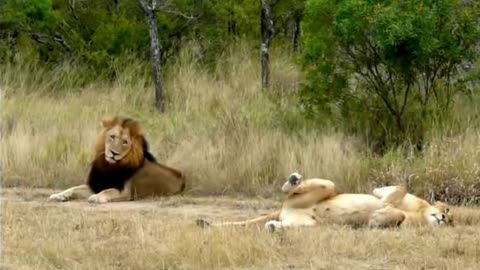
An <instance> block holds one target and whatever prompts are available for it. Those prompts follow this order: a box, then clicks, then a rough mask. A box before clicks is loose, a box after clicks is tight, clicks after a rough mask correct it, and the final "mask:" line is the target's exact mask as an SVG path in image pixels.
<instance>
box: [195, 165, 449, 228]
mask: <svg viewBox="0 0 480 270" xmlns="http://www.w3.org/2000/svg"><path fill="white" fill-rule="evenodd" d="M295 174H296V177H294V178H293V181H291V180H289V181H287V182H286V183H285V184H284V185H283V187H282V192H284V193H286V194H287V196H286V199H285V201H284V202H283V205H282V208H281V210H280V211H277V212H274V213H272V214H271V215H265V216H262V217H258V218H254V219H250V220H246V221H237V222H223V223H212V224H210V223H208V222H206V221H203V220H200V221H197V223H198V224H199V225H202V226H203V225H211V226H230V225H243V226H245V225H255V224H257V225H258V224H260V223H264V222H265V227H266V228H268V229H270V230H275V229H279V228H283V227H298V226H316V225H320V224H339V225H352V226H366V225H370V226H371V227H392V226H399V225H404V226H408V225H413V224H416V225H426V224H431V225H436V220H435V218H434V217H433V216H431V215H432V214H435V215H437V217H438V218H440V219H442V218H441V211H442V209H441V207H443V206H444V205H437V206H435V205H434V206H432V205H430V204H428V203H427V202H426V201H424V200H421V199H420V198H417V197H415V196H413V195H411V194H408V193H407V191H406V189H405V188H404V187H388V189H387V190H382V191H384V192H383V193H382V194H381V195H382V196H380V197H379V196H376V195H375V194H374V195H371V194H339V195H337V192H336V190H335V185H334V183H333V182H332V181H330V180H325V179H318V178H314V179H307V180H303V181H300V180H301V175H299V174H298V173H295ZM293 175H294V174H292V175H291V176H290V178H289V179H291V178H292V176H293ZM407 195H408V196H407ZM411 196H413V197H411ZM405 198H406V199H405ZM415 198H417V199H418V200H417V199H415ZM425 203H426V204H425ZM397 206H400V207H404V208H403V209H402V208H398V207H397ZM438 214H439V216H438ZM434 220H435V222H433V221H434ZM443 220H444V221H442V222H440V223H439V224H444V223H448V221H446V219H443Z"/></svg>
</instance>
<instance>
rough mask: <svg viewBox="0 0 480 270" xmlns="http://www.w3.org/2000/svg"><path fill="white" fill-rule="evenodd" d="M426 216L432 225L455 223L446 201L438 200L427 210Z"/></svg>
mask: <svg viewBox="0 0 480 270" xmlns="http://www.w3.org/2000/svg"><path fill="white" fill-rule="evenodd" d="M425 216H426V218H427V220H428V223H430V224H431V225H453V220H452V216H451V214H450V209H449V207H448V205H447V204H446V203H443V202H436V203H435V205H432V206H430V207H428V208H427V209H426V210H425Z"/></svg>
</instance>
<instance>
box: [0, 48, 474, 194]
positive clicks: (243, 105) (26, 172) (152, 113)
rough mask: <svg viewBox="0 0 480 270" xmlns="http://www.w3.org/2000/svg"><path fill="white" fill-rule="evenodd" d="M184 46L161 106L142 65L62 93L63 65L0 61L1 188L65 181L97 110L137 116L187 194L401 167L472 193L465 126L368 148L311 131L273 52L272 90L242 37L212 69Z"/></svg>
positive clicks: (73, 177) (368, 184)
mask: <svg viewBox="0 0 480 270" xmlns="http://www.w3.org/2000/svg"><path fill="white" fill-rule="evenodd" d="M195 52H196V51H195V47H193V48H190V49H187V50H184V51H182V53H181V54H180V57H179V58H178V60H177V61H176V62H175V63H174V64H172V65H171V66H169V67H168V71H167V73H166V75H165V78H166V89H167V99H168V100H167V112H166V113H163V114H162V113H159V112H157V111H156V110H155V109H154V107H153V105H152V104H153V102H152V100H153V96H152V92H153V90H152V86H151V82H150V80H149V74H148V73H147V72H144V71H146V70H149V69H148V68H147V66H145V64H143V63H138V62H136V61H134V60H132V62H131V64H129V65H128V66H125V67H123V68H122V69H121V70H120V71H119V72H118V73H117V78H116V80H115V81H113V82H109V83H92V84H89V85H84V86H83V87H82V88H73V86H72V88H71V89H68V90H63V91H58V89H56V88H55V87H56V85H58V84H59V82H61V84H62V85H64V86H65V85H67V86H68V85H75V80H78V79H79V77H78V73H75V72H72V71H71V70H69V68H71V67H68V66H62V67H58V68H57V69H55V70H46V69H42V68H40V67H38V66H29V65H26V64H25V65H22V66H9V67H5V66H4V67H3V68H2V71H3V73H2V74H3V75H2V77H1V81H0V87H1V89H2V112H1V119H2V123H1V145H2V147H1V157H2V158H1V161H0V162H1V165H2V168H3V174H4V185H6V186H29V187H49V188H65V187H68V186H70V185H74V184H78V183H80V182H81V181H82V179H83V177H84V176H85V174H86V170H87V167H88V164H89V161H90V159H91V158H92V151H93V145H94V141H95V139H96V136H97V134H98V132H99V131H100V129H101V125H100V120H101V118H102V117H103V116H104V115H109V114H120V115H127V116H131V117H134V118H137V119H138V120H140V121H141V122H142V123H143V125H144V128H145V130H146V135H147V139H148V140H149V142H150V144H151V146H152V150H153V153H154V154H155V155H156V156H158V157H159V160H160V161H161V162H163V163H165V164H167V165H170V166H173V167H176V168H178V169H180V170H182V171H184V172H185V173H186V175H187V178H188V191H187V192H190V193H192V194H199V195H201V194H235V193H244V194H250V195H261V196H268V195H272V194H276V193H277V191H278V188H279V185H280V184H281V183H282V182H283V181H284V180H285V177H286V176H287V175H288V174H290V173H291V172H293V171H299V172H301V173H302V174H304V175H305V176H306V177H322V178H327V179H332V180H333V181H335V182H336V183H337V185H338V186H339V189H340V190H341V191H345V192H360V191H364V192H368V191H370V189H371V188H372V186H374V185H383V184H396V183H403V182H404V180H405V178H406V177H407V176H408V175H410V174H416V175H417V176H418V177H417V178H416V179H417V180H414V183H413V184H412V185H411V186H412V188H413V190H412V191H413V192H417V193H420V194H419V195H427V194H433V195H436V194H437V193H438V194H437V195H439V196H440V195H441V196H444V195H445V192H444V191H442V190H438V189H439V188H445V187H443V186H442V183H449V185H450V186H451V185H452V184H453V185H454V186H455V187H461V188H464V189H465V190H473V189H474V188H475V183H478V182H479V181H478V180H479V178H478V177H479V174H478V172H479V171H478V161H479V160H480V151H479V149H480V146H479V145H480V144H479V140H480V137H479V136H478V135H477V133H476V130H469V131H468V132H466V133H465V134H463V135H462V136H457V137H454V138H445V137H444V136H441V135H437V136H432V138H431V139H430V140H429V143H428V145H427V146H426V148H425V149H426V150H425V152H424V153H423V154H422V155H416V154H413V153H411V154H409V153H405V151H400V150H395V149H394V150H392V151H390V152H388V153H387V154H386V155H385V156H382V157H378V156H375V155H372V154H370V153H369V152H368V150H367V149H365V146H364V145H363V144H362V143H361V142H360V141H359V140H357V139H356V138H352V137H349V136H345V135H343V134H341V133H338V132H335V131H333V129H331V128H330V127H325V128H323V129H321V130H319V129H318V128H313V127H312V123H309V122H308V121H307V120H305V119H304V118H303V116H302V115H301V107H300V106H299V105H298V101H297V99H296V91H297V89H296V87H297V85H298V81H301V79H302V78H301V76H302V74H301V72H300V71H299V68H298V67H297V66H296V65H295V64H294V63H293V62H292V61H291V59H289V58H288V56H286V55H285V54H283V53H282V52H278V51H276V52H274V54H273V56H272V57H271V58H272V72H273V74H272V80H273V86H274V87H273V89H272V90H271V91H269V92H263V91H262V90H260V88H259V82H260V78H259V74H260V70H259V62H258V57H257V54H256V53H255V52H251V50H249V49H248V48H247V47H246V46H244V45H238V46H236V47H233V48H231V49H229V50H227V51H226V52H225V53H224V57H222V58H221V60H219V61H218V63H217V66H216V67H215V68H214V71H213V72H212V71H207V70H206V69H205V68H203V67H202V66H201V65H200V64H199V63H198V62H199V61H197V57H196V54H195ZM140 71H142V72H140ZM69 80H72V81H69ZM462 190H463V189H462ZM432 192H433V193H432ZM462 192H463V191H462ZM469 196H470V199H469V201H468V202H474V201H475V200H478V199H479V197H480V195H479V194H478V193H476V192H475V191H472V192H471V194H470V195H469ZM446 198H447V199H448V198H449V197H448V196H447V197H446ZM472 198H473V199H472Z"/></svg>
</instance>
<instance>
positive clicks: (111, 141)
mask: <svg viewBox="0 0 480 270" xmlns="http://www.w3.org/2000/svg"><path fill="white" fill-rule="evenodd" d="M102 125H103V127H104V130H103V132H102V134H101V135H100V137H99V139H98V141H97V147H96V152H97V155H101V154H104V155H105V160H106V161H107V162H108V163H110V164H119V163H122V164H129V165H132V166H137V165H139V164H140V163H141V162H143V158H144V151H143V140H144V138H143V135H142V132H141V127H140V124H139V123H138V122H137V121H135V120H133V119H130V118H125V117H120V116H115V117H108V118H105V119H103V120H102Z"/></svg>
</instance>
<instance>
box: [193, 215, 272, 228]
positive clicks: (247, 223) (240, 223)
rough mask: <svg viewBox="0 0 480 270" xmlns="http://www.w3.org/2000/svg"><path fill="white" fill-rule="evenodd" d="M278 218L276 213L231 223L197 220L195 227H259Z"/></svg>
mask: <svg viewBox="0 0 480 270" xmlns="http://www.w3.org/2000/svg"><path fill="white" fill-rule="evenodd" d="M279 218H280V211H276V212H273V213H270V214H267V215H263V216H260V217H256V218H252V219H249V220H244V221H233V222H219V223H209V222H207V221H206V220H203V219H199V220H197V225H198V226H201V227H207V226H213V227H221V226H250V225H259V224H262V225H263V224H265V222H268V221H271V220H279Z"/></svg>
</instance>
